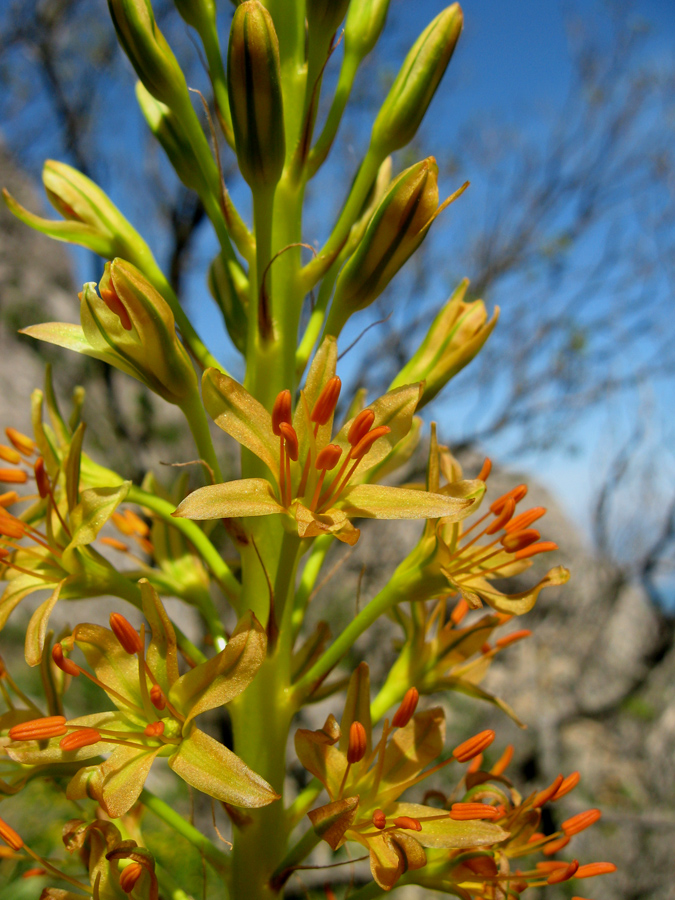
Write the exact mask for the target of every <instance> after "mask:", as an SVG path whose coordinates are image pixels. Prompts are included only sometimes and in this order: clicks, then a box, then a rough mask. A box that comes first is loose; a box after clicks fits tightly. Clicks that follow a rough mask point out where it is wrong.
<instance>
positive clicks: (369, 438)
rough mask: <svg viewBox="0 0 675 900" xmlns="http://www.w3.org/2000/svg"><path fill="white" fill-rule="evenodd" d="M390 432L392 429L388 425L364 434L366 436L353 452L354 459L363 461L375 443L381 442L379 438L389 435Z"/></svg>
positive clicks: (379, 426)
mask: <svg viewBox="0 0 675 900" xmlns="http://www.w3.org/2000/svg"><path fill="white" fill-rule="evenodd" d="M390 431H391V428H389V426H388V425H378V426H377V428H373V430H372V431H369V432H368V433H367V434H364V436H363V437H362V438H361V440H360V441H359V442H358V444H357V445H356V446H355V447H354V449H353V450H352V459H363V457H364V456H365V455H366V453H368V451H369V450H370V448H371V447H372V446H373V444H374V443H375V441H377V440H379V438H381V437H384V436H385V434H389V432H390Z"/></svg>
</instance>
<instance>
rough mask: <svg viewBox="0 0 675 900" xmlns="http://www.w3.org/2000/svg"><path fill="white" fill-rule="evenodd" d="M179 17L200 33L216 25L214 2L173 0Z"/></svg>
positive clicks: (208, 0)
mask: <svg viewBox="0 0 675 900" xmlns="http://www.w3.org/2000/svg"><path fill="white" fill-rule="evenodd" d="M174 3H175V6H176V9H177V10H178V12H179V13H180V15H181V17H182V18H183V19H184V20H185V21H186V22H187V23H188V25H191V26H192V27H193V28H194V29H195V31H196V32H198V33H199V34H202V32H206V31H208V30H209V29H211V28H212V29H214V30H215V27H216V4H215V3H214V2H213V0H174Z"/></svg>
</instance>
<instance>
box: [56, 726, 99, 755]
mask: <svg viewBox="0 0 675 900" xmlns="http://www.w3.org/2000/svg"><path fill="white" fill-rule="evenodd" d="M100 740H101V733H100V731H97V730H96V729H95V728H79V729H78V730H77V731H73V732H71V733H70V734H67V735H66V736H65V737H64V738H62V739H61V740H60V741H59V747H60V748H61V749H62V750H63V751H65V752H66V753H68V752H69V751H71V750H79V749H80V748H82V747H91V746H92V745H93V744H98V742H99V741H100Z"/></svg>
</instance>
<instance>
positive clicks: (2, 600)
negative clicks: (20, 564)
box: [0, 574, 53, 629]
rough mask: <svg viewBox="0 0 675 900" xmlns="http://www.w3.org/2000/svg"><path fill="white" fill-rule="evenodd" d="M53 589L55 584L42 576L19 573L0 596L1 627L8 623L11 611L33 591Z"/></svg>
mask: <svg viewBox="0 0 675 900" xmlns="http://www.w3.org/2000/svg"><path fill="white" fill-rule="evenodd" d="M45 590H53V585H52V584H50V583H49V582H48V581H44V580H43V579H42V578H35V577H34V576H33V575H23V574H21V575H19V576H18V577H17V578H12V580H11V581H9V582H8V583H7V586H6V587H5V590H4V591H3V594H2V597H0V629H2V628H4V627H5V625H6V624H7V619H9V617H10V615H11V613H12V612H13V611H14V609H15V607H17V606H18V605H19V603H21V601H22V600H23V598H24V597H27V596H28V595H29V594H32V593H33V591H45Z"/></svg>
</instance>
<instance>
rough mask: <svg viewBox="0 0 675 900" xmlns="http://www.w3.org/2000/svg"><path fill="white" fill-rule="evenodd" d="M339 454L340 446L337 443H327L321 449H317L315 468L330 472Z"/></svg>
mask: <svg viewBox="0 0 675 900" xmlns="http://www.w3.org/2000/svg"><path fill="white" fill-rule="evenodd" d="M341 456H342V448H341V447H338V445H337V444H328V445H327V446H325V447H324V448H323V450H319V452H318V454H317V457H316V468H317V469H319V471H325V472H330V471H331V469H334V468H335V466H337V464H338V463H339V461H340V457H341Z"/></svg>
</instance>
